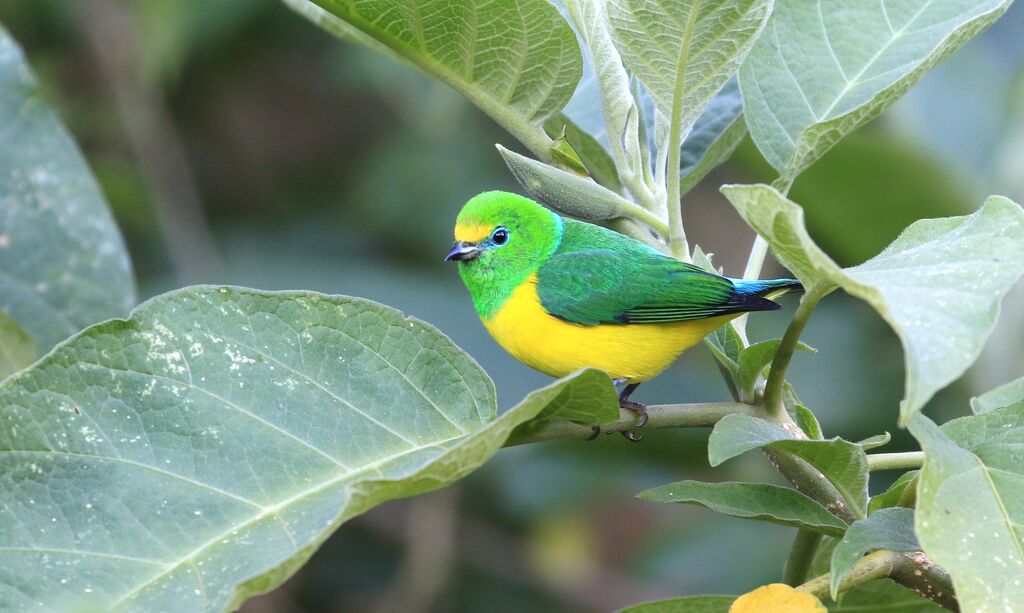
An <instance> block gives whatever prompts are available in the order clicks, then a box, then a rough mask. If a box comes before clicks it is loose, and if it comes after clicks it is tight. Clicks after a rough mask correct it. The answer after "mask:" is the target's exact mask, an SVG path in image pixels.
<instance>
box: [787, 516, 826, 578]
mask: <svg viewBox="0 0 1024 613" xmlns="http://www.w3.org/2000/svg"><path fill="white" fill-rule="evenodd" d="M819 543H821V533H820V532H814V531H813V530H805V529H802V528H801V529H800V530H797V533H796V538H795V539H794V540H793V547H792V548H790V550H789V557H788V558H786V567H785V569H783V571H782V582H783V583H785V584H787V585H793V586H796V585H800V584H801V583H803V582H804V581H806V580H807V571H809V570H810V569H811V563H812V562H814V552H816V551H818V544H819Z"/></svg>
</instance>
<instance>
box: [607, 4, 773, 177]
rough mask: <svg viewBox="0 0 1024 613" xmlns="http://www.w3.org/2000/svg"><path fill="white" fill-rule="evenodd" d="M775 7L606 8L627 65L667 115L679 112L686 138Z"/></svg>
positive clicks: (730, 75)
mask: <svg viewBox="0 0 1024 613" xmlns="http://www.w3.org/2000/svg"><path fill="white" fill-rule="evenodd" d="M771 7H772V2H771V0H729V1H726V2H710V1H706V0H665V1H663V2H642V1H641V0H611V1H610V2H609V3H608V7H607V12H608V22H609V24H610V25H611V29H612V37H613V39H614V40H615V44H616V46H617V47H618V48H619V51H620V52H621V53H622V58H623V60H624V61H625V63H626V66H628V67H629V68H630V69H631V70H632V72H633V74H635V75H636V76H637V78H639V79H640V82H641V83H643V84H644V86H645V87H646V88H647V91H648V92H650V94H651V97H652V98H654V102H655V106H656V108H657V109H658V112H659V113H660V114H661V115H662V116H663V117H664V118H666V119H667V118H670V117H673V116H678V117H679V122H680V124H681V125H680V134H681V135H682V137H683V138H685V137H686V135H687V134H689V132H690V130H691V128H692V127H693V125H694V123H695V122H696V121H697V118H698V117H700V115H701V113H703V112H704V109H705V108H706V107H707V106H708V103H710V102H711V100H712V98H714V97H715V95H716V94H718V92H719V91H721V90H722V88H723V87H724V86H725V84H726V82H727V81H728V80H729V78H730V77H732V76H733V74H735V73H736V70H737V69H738V68H739V66H740V63H741V62H742V61H743V59H744V58H745V57H746V56H747V53H749V52H750V49H751V47H752V46H753V44H754V41H755V40H756V39H757V35H758V34H759V33H760V32H761V30H762V28H764V24H765V22H766V20H767V19H768V14H769V13H770V12H771ZM674 108H675V109H676V110H677V111H678V115H674V114H673V109H674ZM672 172H675V170H674V169H673V170H672Z"/></svg>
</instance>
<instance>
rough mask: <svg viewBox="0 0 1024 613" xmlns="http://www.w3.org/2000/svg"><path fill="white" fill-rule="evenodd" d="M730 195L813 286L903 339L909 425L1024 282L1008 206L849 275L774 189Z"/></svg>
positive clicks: (1018, 229) (920, 229) (990, 203)
mask: <svg viewBox="0 0 1024 613" xmlns="http://www.w3.org/2000/svg"><path fill="white" fill-rule="evenodd" d="M722 191H723V193H725V195H726V197H727V198H729V200H730V201H731V202H732V204H733V206H735V207H736V209H737V210H738V211H739V213H740V215H741V216H742V217H743V218H744V219H745V220H746V221H747V223H748V224H749V225H750V226H751V227H752V228H754V230H755V231H756V232H758V233H759V234H761V235H762V236H764V237H765V239H766V240H767V241H768V244H769V245H771V247H772V252H773V253H774V254H775V256H776V257H777V258H778V259H779V261H780V262H782V263H783V265H785V266H786V267H787V268H789V269H790V270H791V271H793V273H794V274H795V275H796V276H797V277H798V278H799V279H800V280H801V282H803V283H804V285H805V286H807V287H810V286H812V285H814V284H815V283H819V282H820V283H824V284H826V285H832V286H838V287H842V288H843V289H844V290H846V291H847V292H848V293H849V294H851V295H853V296H856V297H858V298H860V299H862V300H864V301H866V302H868V303H869V304H870V305H871V306H873V307H874V308H875V310H876V311H878V312H879V314H880V315H881V316H882V317H883V318H884V319H885V320H886V321H887V322H889V325H890V326H892V328H893V329H894V330H895V331H896V334H897V335H898V336H899V337H900V342H901V343H902V344H903V351H904V359H905V362H906V371H907V375H906V386H905V392H904V399H903V402H902V404H901V409H900V415H901V422H905V421H906V420H907V419H908V418H909V417H910V415H912V414H913V413H914V412H916V411H918V410H919V409H920V408H921V407H922V406H924V404H925V403H926V402H928V400H929V399H931V397H932V396H933V395H934V394H935V392H936V391H938V390H940V389H942V388H943V387H945V386H946V385H949V384H950V383H951V382H953V381H954V380H956V379H957V378H958V377H959V376H960V375H961V374H963V372H964V371H965V370H966V369H967V367H969V366H970V365H971V364H972V363H973V362H974V360H975V359H977V357H978V355H979V353H980V352H981V349H982V347H983V346H984V344H985V341H986V340H987V339H988V336H989V334H990V333H991V332H992V328H993V326H994V325H995V321H996V317H997V315H998V311H999V302H1000V301H1001V300H1002V297H1003V296H1004V295H1005V294H1006V292H1007V291H1009V289H1010V287H1012V286H1013V284H1014V283H1015V282H1016V280H1017V278H1018V277H1019V276H1020V274H1021V272H1024V210H1022V209H1021V207H1020V206H1018V205H1017V204H1015V203H1013V202H1012V201H1010V200H1008V199H1006V198H1003V197H1001V196H992V197H990V198H988V199H987V200H986V201H985V203H984V204H983V205H982V207H981V208H980V209H979V210H978V211H977V212H976V213H974V214H972V215H967V216H963V217H948V218H943V219H926V220H922V221H918V222H916V223H914V224H912V225H910V226H909V227H908V228H907V229H906V230H904V231H903V233H902V234H900V236H899V237H898V238H897V239H896V240H895V241H893V243H892V244H891V245H889V246H888V247H886V249H885V250H884V251H882V253H880V254H878V255H877V256H875V257H874V258H871V259H870V260H868V261H867V262H864V263H863V264H861V265H859V266H854V267H852V268H847V269H841V268H839V266H838V265H837V264H836V263H835V262H834V261H832V259H831V258H830V257H829V256H828V255H827V254H825V253H824V252H823V251H822V250H821V249H820V248H819V247H818V246H817V245H816V244H815V243H814V241H813V240H812V239H811V237H810V235H808V233H807V229H806V227H805V225H804V219H803V210H802V209H801V208H800V206H799V205H797V204H795V203H793V202H791V201H790V200H787V199H786V198H785V197H784V196H783V195H782V194H780V193H779V192H778V191H776V190H775V189H773V188H771V187H769V186H766V185H746V186H726V187H725V188H723V190H722Z"/></svg>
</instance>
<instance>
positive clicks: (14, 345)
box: [0, 311, 36, 379]
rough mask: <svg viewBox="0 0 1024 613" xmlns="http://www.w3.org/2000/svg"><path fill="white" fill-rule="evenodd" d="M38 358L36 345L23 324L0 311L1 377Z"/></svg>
mask: <svg viewBox="0 0 1024 613" xmlns="http://www.w3.org/2000/svg"><path fill="white" fill-rule="evenodd" d="M35 359H36V345H35V343H33V342H32V339H31V338H29V335H28V333H26V332H25V331H24V330H23V329H22V328H21V326H19V325H18V324H17V323H16V322H15V321H14V320H13V319H11V318H10V317H8V316H7V314H6V313H4V312H3V311H0V379H3V378H5V377H7V376H8V375H10V374H11V373H14V372H17V371H19V370H21V369H22V368H25V367H26V366H28V365H29V364H31V363H32V362H34V361H35Z"/></svg>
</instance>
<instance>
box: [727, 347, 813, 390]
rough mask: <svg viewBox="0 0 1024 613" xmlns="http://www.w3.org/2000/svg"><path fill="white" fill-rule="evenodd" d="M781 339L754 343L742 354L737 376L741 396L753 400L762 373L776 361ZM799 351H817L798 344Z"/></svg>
mask: <svg viewBox="0 0 1024 613" xmlns="http://www.w3.org/2000/svg"><path fill="white" fill-rule="evenodd" d="M781 342H782V339H781V338H776V339H772V340H770V341H762V342H760V343H754V344H753V345H751V346H749V347H747V348H745V349H744V350H743V351H741V352H740V359H739V370H738V371H737V375H736V383H737V385H738V386H739V388H740V393H741V394H746V397H747V398H751V399H752V398H753V393H754V385H755V384H756V383H757V380H758V378H759V377H760V376H761V372H762V371H763V370H764V369H765V368H766V367H767V366H768V365H769V364H771V362H772V360H773V359H775V353H776V352H777V351H778V350H779V344H780V343H781ZM796 348H797V349H802V350H804V351H812V352H813V351H817V350H816V349H815V348H814V347H811V346H809V345H805V344H803V343H801V342H799V341H798V342H797V344H796Z"/></svg>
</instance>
